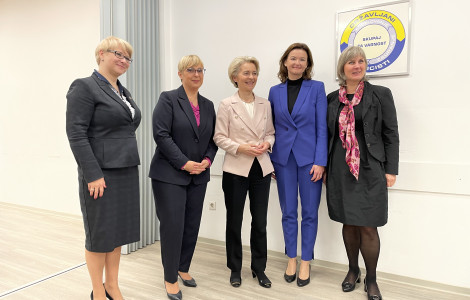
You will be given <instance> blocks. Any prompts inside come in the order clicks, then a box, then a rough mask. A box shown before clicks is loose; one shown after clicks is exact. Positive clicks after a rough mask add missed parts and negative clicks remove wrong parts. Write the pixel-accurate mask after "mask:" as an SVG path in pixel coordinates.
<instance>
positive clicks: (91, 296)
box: [90, 283, 114, 300]
mask: <svg viewBox="0 0 470 300" xmlns="http://www.w3.org/2000/svg"><path fill="white" fill-rule="evenodd" d="M103 287H104V283H103ZM104 292H105V293H106V299H109V300H114V299H113V297H111V295H110V294H108V291H107V290H106V288H104ZM90 299H91V300H93V290H92V291H91V294H90Z"/></svg>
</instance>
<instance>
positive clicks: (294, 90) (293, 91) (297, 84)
mask: <svg viewBox="0 0 470 300" xmlns="http://www.w3.org/2000/svg"><path fill="white" fill-rule="evenodd" d="M303 80H304V79H303V78H299V79H297V80H290V79H287V108H288V109H289V114H292V110H293V109H294V104H295V101H297V96H298V95H299V92H300V88H301V87H302V81H303Z"/></svg>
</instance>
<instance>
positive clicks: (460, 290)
mask: <svg viewBox="0 0 470 300" xmlns="http://www.w3.org/2000/svg"><path fill="white" fill-rule="evenodd" d="M198 242H199V243H206V244H211V245H217V246H221V247H225V242H223V241H219V240H214V239H209V238H202V237H199V238H198ZM243 251H247V252H248V253H249V252H250V247H249V246H243ZM269 256H272V257H277V258H279V257H282V258H284V257H285V254H284V253H282V252H278V251H272V250H268V257H269ZM299 259H300V257H299ZM312 265H314V266H318V267H322V268H328V269H333V270H337V271H346V270H347V269H348V266H347V265H345V264H339V263H334V262H330V261H326V260H319V259H315V260H314V261H313V262H312ZM362 272H363V274H365V270H362ZM377 277H379V278H380V280H387V281H393V282H397V283H400V284H408V285H413V286H418V287H422V288H426V289H431V290H436V291H443V292H447V293H453V294H456V295H461V296H468V295H470V288H464V287H459V286H453V285H449V284H443V283H439V282H434V281H428V280H422V279H417V278H412V277H407V276H401V275H396V274H392V273H386V272H377Z"/></svg>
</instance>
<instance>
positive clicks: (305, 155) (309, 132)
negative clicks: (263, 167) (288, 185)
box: [268, 80, 328, 166]
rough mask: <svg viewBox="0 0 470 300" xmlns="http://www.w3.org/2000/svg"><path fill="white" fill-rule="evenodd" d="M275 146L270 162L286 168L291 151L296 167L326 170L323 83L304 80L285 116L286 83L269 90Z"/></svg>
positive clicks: (326, 130) (326, 151) (325, 107)
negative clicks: (313, 165)
mask: <svg viewBox="0 0 470 300" xmlns="http://www.w3.org/2000/svg"><path fill="white" fill-rule="evenodd" d="M268 98H269V101H270V102H271V107H272V112H273V121H274V128H275V129H276V134H275V136H276V143H274V147H273V151H272V153H271V161H272V162H274V163H277V164H280V165H286V164H287V160H288V158H289V155H290V152H291V151H292V152H293V154H294V157H295V160H296V161H297V164H298V166H306V165H308V164H312V163H313V164H315V165H318V166H326V163H327V156H328V148H327V143H328V128H327V123H326V110H327V101H326V94H325V86H324V84H323V82H320V81H316V80H304V81H303V82H302V86H301V88H300V91H299V95H298V96H297V100H296V102H295V105H294V109H293V110H292V114H290V113H289V110H288V108H287V83H281V84H278V85H276V86H273V87H272V88H271V89H270V91H269V97H268Z"/></svg>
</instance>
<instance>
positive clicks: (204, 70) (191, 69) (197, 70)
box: [186, 68, 206, 75]
mask: <svg viewBox="0 0 470 300" xmlns="http://www.w3.org/2000/svg"><path fill="white" fill-rule="evenodd" d="M186 72H188V73H190V74H195V73H198V74H199V75H204V74H205V73H206V69H194V68H187V69H186Z"/></svg>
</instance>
